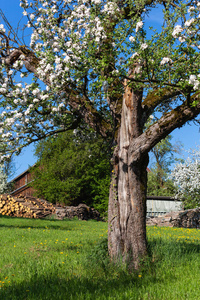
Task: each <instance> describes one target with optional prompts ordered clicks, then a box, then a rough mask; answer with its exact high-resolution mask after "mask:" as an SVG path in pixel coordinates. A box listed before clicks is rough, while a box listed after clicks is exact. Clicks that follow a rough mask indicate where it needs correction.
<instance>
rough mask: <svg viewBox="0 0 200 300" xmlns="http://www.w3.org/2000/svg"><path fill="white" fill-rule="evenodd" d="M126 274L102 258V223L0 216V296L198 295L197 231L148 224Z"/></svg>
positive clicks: (5, 299) (199, 242)
mask: <svg viewBox="0 0 200 300" xmlns="http://www.w3.org/2000/svg"><path fill="white" fill-rule="evenodd" d="M147 235H148V240H149V259H148V260H147V262H146V263H145V264H144V267H143V269H142V270H141V271H140V272H135V273H132V274H130V273H129V272H128V271H127V270H126V269H125V268H124V267H122V266H113V265H112V264H110V263H109V260H108V257H107V247H106V238H107V224H106V223H103V222H95V221H87V222H86V221H78V220H73V221H69V220H65V221H58V220H33V219H17V218H8V217H7V218H6V217H0V299H1V300H9V299H12V300H15V299H17V300H23V299H34V300H36V299H37V300H39V299H42V300H43V299H47V300H51V299H52V300H54V299H55V300H59V299H62V300H65V299H69V300H70V299H77V300H79V299H80V300H87V299H91V300H96V299H97V300H98V299H121V300H124V299H125V300H126V299H127V300H131V299H137V300H138V299H141V300H143V299H148V300H149V299H155V300H159V299H162V300H165V299H170V300H171V299H172V300H176V299H177V300H180V299H183V300H185V299H191V300H196V299H200V230H196V229H176V228H157V227H148V228H147Z"/></svg>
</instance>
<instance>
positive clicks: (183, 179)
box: [170, 150, 200, 206]
mask: <svg viewBox="0 0 200 300" xmlns="http://www.w3.org/2000/svg"><path fill="white" fill-rule="evenodd" d="M191 156H192V157H191V158H188V159H187V160H186V161H185V162H184V163H178V164H176V166H175V167H174V169H173V171H172V172H171V176H170V178H172V179H173V182H174V185H175V186H176V187H177V188H178V191H177V195H176V196H177V197H179V198H184V197H186V198H187V197H188V196H189V197H191V198H193V200H194V201H196V203H197V206H200V197H199V195H200V150H197V151H193V153H191Z"/></svg>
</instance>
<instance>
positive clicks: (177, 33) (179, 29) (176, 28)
mask: <svg viewBox="0 0 200 300" xmlns="http://www.w3.org/2000/svg"><path fill="white" fill-rule="evenodd" d="M182 31H183V28H182V27H181V25H176V26H175V27H174V30H173V32H172V36H173V37H174V38H176V37H177V36H178V35H179V33H181V32H182Z"/></svg>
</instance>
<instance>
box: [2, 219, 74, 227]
mask: <svg viewBox="0 0 200 300" xmlns="http://www.w3.org/2000/svg"><path fill="white" fill-rule="evenodd" d="M7 220H8V221H10V223H11V224H7ZM0 221H1V224H0V227H4V228H31V229H56V230H73V223H72V220H70V219H69V220H65V221H62V220H49V219H29V218H17V217H8V216H0ZM42 223H43V224H42ZM44 223H45V224H44ZM75 226H77V224H76V225H74V227H75Z"/></svg>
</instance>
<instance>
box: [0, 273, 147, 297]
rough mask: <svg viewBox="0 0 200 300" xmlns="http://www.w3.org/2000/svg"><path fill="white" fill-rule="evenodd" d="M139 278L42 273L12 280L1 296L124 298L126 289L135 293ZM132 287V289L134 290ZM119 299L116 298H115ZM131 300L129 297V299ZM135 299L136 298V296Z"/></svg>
mask: <svg viewBox="0 0 200 300" xmlns="http://www.w3.org/2000/svg"><path fill="white" fill-rule="evenodd" d="M141 280H142V279H141V278H136V276H134V275H128V274H123V275H121V276H119V277H118V278H115V279H113V278H111V279H108V278H105V277H104V278H101V277H99V278H98V279H97V278H86V277H79V276H78V275H76V274H73V273H71V274H68V276H67V275H66V277H64V276H62V277H61V278H59V277H58V275H57V274H54V275H53V276H48V275H47V276H42V277H37V278H34V277H33V278H32V279H31V280H30V281H24V282H22V283H19V284H15V283H13V284H12V285H11V286H9V287H7V288H6V289H2V290H1V291H0V299H5V300H25V299H26V300H28V299H31V300H33V299H34V300H36V299H40V300H54V299H55V300H65V299H66V300H68V299H70V300H72V299H74V300H85V299H92V300H94V299H95V300H96V299H116V298H115V297H116V296H121V298H120V299H127V300H129V298H126V297H124V296H123V295H124V292H125V291H126V290H127V289H131V290H133V295H134V294H137V295H138V293H137V289H138V288H140V286H141ZM134 290H135V292H134ZM117 299H118V298H117ZM131 299H132V298H131ZM134 299H139V298H138V297H137V296H136V298H134Z"/></svg>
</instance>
